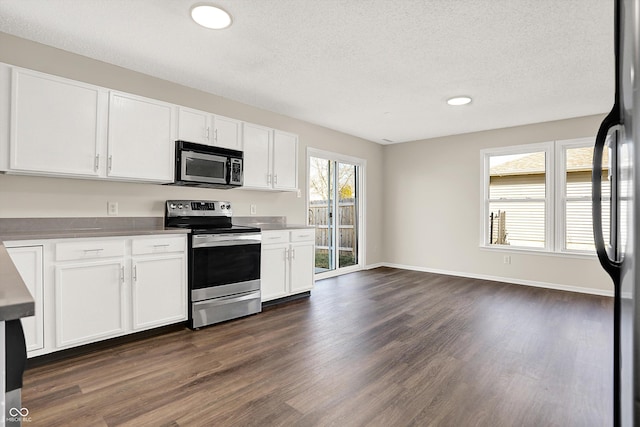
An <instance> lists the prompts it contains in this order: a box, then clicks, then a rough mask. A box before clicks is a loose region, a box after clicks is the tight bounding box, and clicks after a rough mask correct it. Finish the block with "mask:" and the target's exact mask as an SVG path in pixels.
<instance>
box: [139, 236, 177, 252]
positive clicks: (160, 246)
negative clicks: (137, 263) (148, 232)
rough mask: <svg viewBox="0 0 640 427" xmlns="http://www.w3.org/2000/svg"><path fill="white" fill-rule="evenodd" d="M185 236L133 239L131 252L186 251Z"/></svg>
mask: <svg viewBox="0 0 640 427" xmlns="http://www.w3.org/2000/svg"><path fill="white" fill-rule="evenodd" d="M185 242H186V238H185V237H163V238H156V239H137V240H134V241H133V244H132V247H131V253H132V254H133V255H144V254H158V253H165V252H184V251H185V249H186V243H185Z"/></svg>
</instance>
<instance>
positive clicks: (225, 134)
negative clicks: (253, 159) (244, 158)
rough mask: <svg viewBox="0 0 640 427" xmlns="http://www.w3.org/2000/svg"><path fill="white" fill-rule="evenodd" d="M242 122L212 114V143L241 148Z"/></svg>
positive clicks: (224, 146) (235, 148)
mask: <svg viewBox="0 0 640 427" xmlns="http://www.w3.org/2000/svg"><path fill="white" fill-rule="evenodd" d="M241 136H242V122H241V121H240V120H236V119H230V118H228V117H223V116H213V144H214V145H216V146H218V147H223V148H230V149H231V150H242V138H241Z"/></svg>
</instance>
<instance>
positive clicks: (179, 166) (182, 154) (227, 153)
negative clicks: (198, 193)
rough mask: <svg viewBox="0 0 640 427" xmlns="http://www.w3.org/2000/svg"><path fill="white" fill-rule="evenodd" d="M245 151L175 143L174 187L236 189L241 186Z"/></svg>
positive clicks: (185, 142) (190, 143) (191, 143)
mask: <svg viewBox="0 0 640 427" xmlns="http://www.w3.org/2000/svg"><path fill="white" fill-rule="evenodd" d="M242 157H243V156H242V151H238V150H229V149H226V148H220V147H213V146H211V145H204V144H196V143H195V142H188V141H176V172H175V173H176V175H175V180H174V182H173V184H174V185H188V186H192V187H210V188H233V187H240V186H242V171H243V170H242Z"/></svg>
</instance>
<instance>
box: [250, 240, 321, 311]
mask: <svg viewBox="0 0 640 427" xmlns="http://www.w3.org/2000/svg"><path fill="white" fill-rule="evenodd" d="M314 253H315V230H313V229H296V230H286V231H284V230H278V231H263V232H262V253H261V258H262V259H261V271H260V283H261V293H262V301H263V302H264V301H270V300H274V299H278V298H283V297H287V296H291V295H295V294H299V293H301V292H306V291H309V290H311V289H312V288H313V284H314Z"/></svg>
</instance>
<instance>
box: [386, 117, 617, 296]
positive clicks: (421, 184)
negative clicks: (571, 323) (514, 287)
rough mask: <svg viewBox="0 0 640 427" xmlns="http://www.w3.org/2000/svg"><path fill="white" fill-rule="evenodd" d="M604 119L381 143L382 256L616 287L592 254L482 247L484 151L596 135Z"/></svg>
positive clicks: (475, 272) (460, 270)
mask: <svg viewBox="0 0 640 427" xmlns="http://www.w3.org/2000/svg"><path fill="white" fill-rule="evenodd" d="M602 119H603V116H599V115H598V116H589V117H583V118H577V119H570V120H561V121H555V122H548V123H540V124H535V125H528V126H518V127H513V128H506V129H498V130H491V131H485V132H477V133H469V134H464V135H456V136H450V137H443V138H434V139H429V140H422V141H415V142H410V143H405V144H397V145H387V146H385V147H384V170H385V171H386V172H387V173H386V174H385V181H384V182H385V184H384V194H385V203H384V210H385V211H384V215H385V218H386V221H385V223H384V225H385V227H384V233H383V241H384V244H385V250H384V254H383V258H384V259H385V261H387V262H388V263H391V264H397V265H404V266H411V267H413V268H418V269H424V270H431V271H441V272H451V273H456V274H461V275H470V276H474V277H492V278H504V279H506V280H507V281H515V282H516V283H518V282H521V283H531V282H537V283H539V284H550V285H560V286H561V287H566V288H567V289H572V288H581V289H584V290H588V291H593V292H595V293H605V294H608V293H610V292H612V291H613V286H612V284H611V280H610V279H609V277H608V276H607V275H606V274H605V272H604V270H603V269H602V268H601V267H600V265H599V263H598V260H597V259H596V258H595V255H594V256H593V257H591V258H584V257H583V258H578V257H568V256H559V255H552V254H531V253H522V252H514V251H511V252H510V253H508V254H509V255H511V264H504V263H503V257H504V255H505V254H507V253H506V252H504V251H498V250H489V249H481V248H480V238H481V236H480V226H481V191H482V186H481V182H482V179H481V176H480V173H481V172H480V167H481V161H480V150H481V149H483V148H491V147H503V146H510V145H519V144H528V143H535V142H545V141H552V140H563V139H572V138H581V137H595V135H596V132H597V130H598V126H599V124H600V122H601V121H602Z"/></svg>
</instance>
